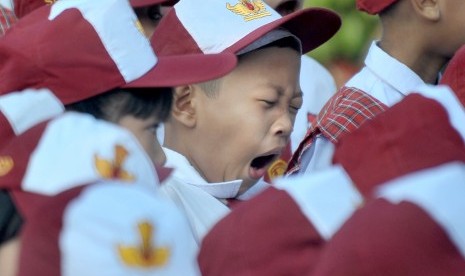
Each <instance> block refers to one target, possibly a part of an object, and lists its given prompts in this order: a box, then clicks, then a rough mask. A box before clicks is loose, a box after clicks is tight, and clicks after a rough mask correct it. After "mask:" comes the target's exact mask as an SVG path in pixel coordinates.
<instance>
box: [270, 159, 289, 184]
mask: <svg viewBox="0 0 465 276" xmlns="http://www.w3.org/2000/svg"><path fill="white" fill-rule="evenodd" d="M286 169H287V163H286V162H285V161H284V160H282V159H278V160H276V161H274V162H273V164H271V166H270V167H269V168H268V175H269V177H270V180H272V179H273V178H276V177H279V176H283V175H284V172H286Z"/></svg>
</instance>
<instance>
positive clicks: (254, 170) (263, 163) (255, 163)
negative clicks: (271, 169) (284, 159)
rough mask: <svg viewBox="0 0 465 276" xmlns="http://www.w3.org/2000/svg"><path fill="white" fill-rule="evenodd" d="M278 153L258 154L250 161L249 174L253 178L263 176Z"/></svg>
mask: <svg viewBox="0 0 465 276" xmlns="http://www.w3.org/2000/svg"><path fill="white" fill-rule="evenodd" d="M278 156H279V155H278V154H269V155H264V156H259V157H257V158H255V159H254V160H252V163H250V169H249V175H250V177H251V178H253V179H260V178H261V177H263V176H265V173H266V169H267V167H268V166H269V165H270V164H271V163H272V162H273V161H274V160H275V159H276V158H277V157H278Z"/></svg>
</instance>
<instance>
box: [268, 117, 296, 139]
mask: <svg viewBox="0 0 465 276" xmlns="http://www.w3.org/2000/svg"><path fill="white" fill-rule="evenodd" d="M293 129H294V120H293V118H292V117H291V115H290V114H289V112H286V113H285V114H283V115H281V116H280V117H279V119H278V120H277V121H276V122H275V124H274V129H273V133H274V134H275V135H278V136H283V137H286V138H288V137H289V136H290V135H291V133H292V130H293Z"/></svg>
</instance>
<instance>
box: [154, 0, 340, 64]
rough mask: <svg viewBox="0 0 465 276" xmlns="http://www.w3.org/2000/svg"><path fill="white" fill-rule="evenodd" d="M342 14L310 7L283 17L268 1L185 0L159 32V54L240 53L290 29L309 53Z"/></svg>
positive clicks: (329, 33) (332, 31)
mask: <svg viewBox="0 0 465 276" xmlns="http://www.w3.org/2000/svg"><path fill="white" fill-rule="evenodd" d="M340 25H341V20H340V18H339V16H338V15H337V14H336V13H334V12H332V11H330V10H327V9H323V8H309V9H304V10H300V11H298V12H295V13H292V14H290V15H287V16H284V17H281V16H280V15H279V14H278V13H277V12H276V11H274V10H273V9H272V8H270V7H269V6H268V5H267V4H266V3H264V2H263V1H262V0H254V1H250V0H204V1H202V2H201V3H200V2H198V1H196V0H181V1H179V2H178V3H177V4H176V5H174V6H173V9H171V10H170V11H169V12H168V13H167V14H166V15H165V16H164V18H163V19H162V20H161V21H160V23H159V25H158V26H157V29H156V30H155V33H154V37H155V39H156V40H157V41H154V43H153V44H154V47H155V51H156V52H157V53H160V54H163V55H165V54H166V55H176V54H186V53H221V52H231V53H238V52H239V51H240V50H241V49H243V48H245V47H246V46H247V45H249V44H251V43H253V42H254V41H256V40H258V39H259V38H261V37H262V36H264V35H265V34H266V33H268V32H270V31H272V30H275V29H278V28H285V29H286V30H287V31H289V32H290V33H291V34H292V35H294V36H296V37H297V38H299V40H300V41H301V43H302V51H303V53H306V52H308V51H310V50H312V49H314V48H316V47H318V46H320V45H321V44H323V43H324V42H326V41H327V40H328V39H330V38H331V37H332V36H333V35H334V34H335V33H336V32H337V31H338V29H339V27H340Z"/></svg>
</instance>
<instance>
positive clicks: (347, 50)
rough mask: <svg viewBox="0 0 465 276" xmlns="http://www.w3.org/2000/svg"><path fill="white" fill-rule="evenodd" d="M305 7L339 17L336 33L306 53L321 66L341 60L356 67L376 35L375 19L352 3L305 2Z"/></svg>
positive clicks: (346, 0)
mask: <svg viewBox="0 0 465 276" xmlns="http://www.w3.org/2000/svg"><path fill="white" fill-rule="evenodd" d="M304 6H305V7H326V8H329V9H331V10H334V11H336V12H337V13H338V14H339V15H340V16H341V18H342V26H341V29H340V30H339V31H338V33H337V34H336V35H335V36H334V37H333V38H331V39H330V40H329V41H328V42H326V43H325V44H324V45H322V46H320V47H319V48H317V49H316V50H314V51H312V52H311V53H310V56H312V57H314V58H315V59H317V60H319V61H320V62H321V63H323V64H330V63H332V62H335V61H340V60H344V61H346V62H349V63H352V64H360V63H361V62H362V61H363V58H364V56H365V54H366V50H367V48H368V47H369V44H370V42H371V40H373V38H374V37H377V36H378V33H379V21H378V18H377V17H376V16H370V15H368V14H365V13H363V12H360V11H358V10H357V8H356V7H355V0H305V2H304Z"/></svg>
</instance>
